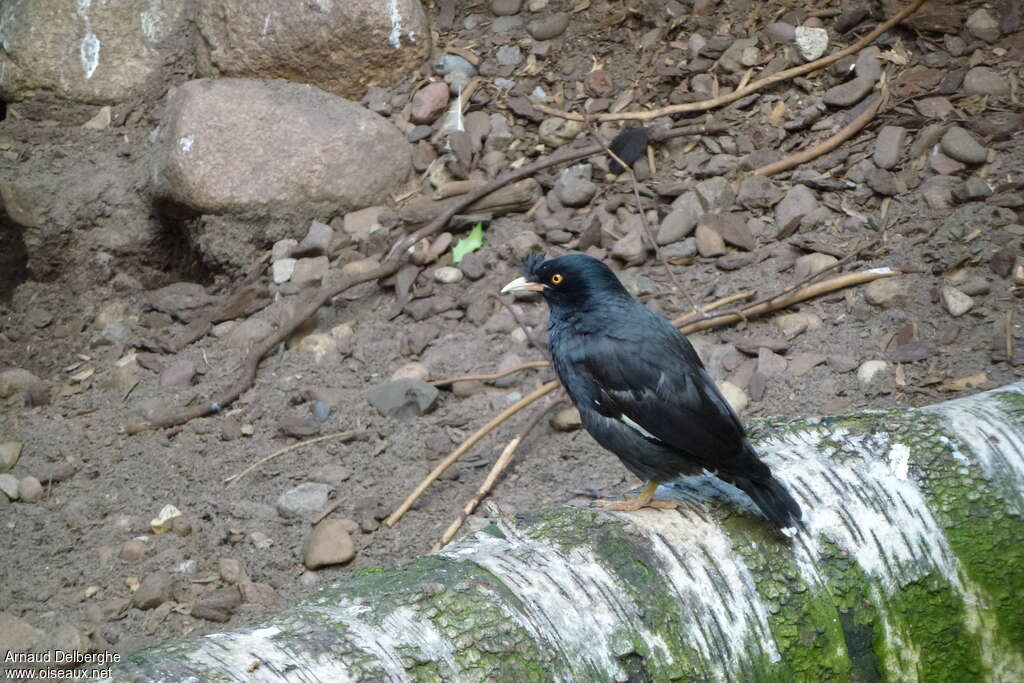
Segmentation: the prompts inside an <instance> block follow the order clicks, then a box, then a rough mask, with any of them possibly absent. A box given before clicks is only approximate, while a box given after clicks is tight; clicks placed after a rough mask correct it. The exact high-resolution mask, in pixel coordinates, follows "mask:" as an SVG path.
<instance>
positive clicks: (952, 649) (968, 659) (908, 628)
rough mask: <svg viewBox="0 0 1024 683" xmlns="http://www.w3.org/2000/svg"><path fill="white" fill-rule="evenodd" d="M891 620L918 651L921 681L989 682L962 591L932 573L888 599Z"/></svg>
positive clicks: (953, 682)
mask: <svg viewBox="0 0 1024 683" xmlns="http://www.w3.org/2000/svg"><path fill="white" fill-rule="evenodd" d="M887 604H888V607H889V611H890V621H891V623H892V625H893V627H894V628H895V629H896V630H897V631H898V632H899V636H900V637H901V638H902V639H904V640H906V641H909V643H910V644H911V645H912V646H913V647H914V649H915V650H916V657H917V675H918V679H919V680H921V681H929V682H931V681H949V682H950V683H963V682H966V681H980V680H984V679H985V673H986V671H985V667H984V665H983V664H982V661H981V639H980V637H979V636H978V635H977V634H975V633H972V632H971V630H970V629H969V628H968V626H967V623H966V620H967V615H966V611H965V609H966V605H965V604H964V600H963V597H962V595H961V594H960V592H959V590H957V589H956V588H954V587H953V586H952V585H951V584H950V583H949V581H948V580H946V579H945V578H944V577H941V576H939V575H938V574H937V573H935V572H933V573H931V574H929V575H928V576H926V577H924V578H922V579H920V580H918V581H915V582H913V583H911V584H909V585H906V586H904V587H902V588H900V589H899V590H898V591H896V592H895V593H894V594H893V595H891V596H890V597H889V599H888V601H887Z"/></svg>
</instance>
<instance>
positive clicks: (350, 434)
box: [224, 429, 369, 486]
mask: <svg viewBox="0 0 1024 683" xmlns="http://www.w3.org/2000/svg"><path fill="white" fill-rule="evenodd" d="M365 434H369V432H365V431H362V430H359V429H350V430H348V431H344V432H334V433H333V434H324V435H323V436H318V437H315V438H312V439H306V440H305V441H299V442H298V443H293V444H292V445H290V446H285V447H284V448H281V449H279V450H276V451H274V452H273V453H271V454H270V455H268V456H266V457H264V458H260V459H259V460H257V461H256V462H254V463H253V464H251V465H249V466H248V467H246V468H245V469H244V470H242V471H241V472H239V473H238V474H232V475H231V476H230V477H228V478H227V479H225V480H224V483H225V484H227V485H228V486H231V485H233V484H234V483H235V482H237V481H238V480H239V479H241V478H242V477H244V476H245V475H247V474H249V473H250V472H252V471H253V470H255V469H259V468H260V467H262V466H263V465H266V464H267V463H268V462H270V461H271V460H273V459H274V458H278V457H280V456H282V455H284V454H285V453H288V452H290V451H294V450H295V449H297V448H302V447H303V446H311V445H313V444H315V443H320V442H321V441H327V440H329V439H354V438H355V437H357V436H362V435H365Z"/></svg>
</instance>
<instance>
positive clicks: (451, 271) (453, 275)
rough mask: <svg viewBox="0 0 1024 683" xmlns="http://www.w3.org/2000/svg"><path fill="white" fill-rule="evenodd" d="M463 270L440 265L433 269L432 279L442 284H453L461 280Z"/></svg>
mask: <svg viewBox="0 0 1024 683" xmlns="http://www.w3.org/2000/svg"><path fill="white" fill-rule="evenodd" d="M462 275H463V272H462V271H461V270H459V269H458V268H455V267H453V266H442V267H441V268H438V269H436V270H435V271H434V279H435V280H436V281H438V282H440V283H441V284H444V285H453V284H455V283H456V282H459V281H460V280H462Z"/></svg>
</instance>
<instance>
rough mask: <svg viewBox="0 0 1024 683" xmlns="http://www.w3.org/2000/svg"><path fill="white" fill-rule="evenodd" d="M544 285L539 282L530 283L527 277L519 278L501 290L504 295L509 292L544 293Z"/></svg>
mask: <svg viewBox="0 0 1024 683" xmlns="http://www.w3.org/2000/svg"><path fill="white" fill-rule="evenodd" d="M542 291H544V285H542V284H541V283H539V282H530V281H529V280H527V279H526V278H525V277H517V278H516V279H515V280H513V281H512V282H510V283H508V284H507V285H505V286H504V287H502V288H501V293H502V294H508V293H509V292H542Z"/></svg>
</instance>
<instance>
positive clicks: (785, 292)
mask: <svg viewBox="0 0 1024 683" xmlns="http://www.w3.org/2000/svg"><path fill="white" fill-rule="evenodd" d="M882 238H883V236H881V235H879V236H878V237H876V238H874V239H872V240H868V242H867V243H866V244H865V245H864V246H862V247H858V248H856V249H854V250H853V251H851V252H850V253H849V254H847V255H846V256H844V257H843V258H841V259H839V260H838V261H836V262H835V263H833V264H832V265H830V266H826V267H825V268H822V269H821V270H819V271H817V272H815V273H811V274H810V275H808V276H807V277H805V278H803V279H802V280H798V281H797V282H794V283H793V284H792V285H790V286H789V287H787V288H786V289H784V290H782V291H781V292H776V293H774V294H772V295H770V296H767V297H765V298H763V299H758V300H757V301H755V302H754V303H751V304H747V305H746V306H744V307H743V308H740V309H737V310H735V311H726V312H725V313H719V314H718V315H716V316H714V318H722V317H728V316H730V315H738V316H739V317H740V320H742V322H744V323H746V322H747V315H748V314H747V313H746V312H747V311H749V310H751V309H753V308H755V307H757V306H758V305H760V304H763V303H766V302H768V301H774V300H776V299H780V298H783V297H785V296H787V295H788V294H790V293H792V292H795V291H797V290H798V289H800V288H801V287H803V286H804V285H806V284H808V283H810V282H814V281H815V280H820V279H821V278H822V277H823V276H824V275H826V274H827V273H830V272H832V271H833V270H838V269H839V268H842V267H843V266H844V265H845V264H847V263H848V262H850V261H851V260H853V259H854V258H856V257H858V256H860V255H861V254H863V253H864V252H866V251H868V250H869V249H871V248H873V247H874V246H875V245H876V244H878V243H879V242H880V241H881V240H882ZM705 312H706V309H705ZM705 317H706V316H705ZM691 319H692V316H690V315H685V316H681V317H679V318H676V319H675V320H673V321H672V324H673V325H675V326H676V327H680V328H681V327H682V326H683V325H684V324H687V323H689V322H691Z"/></svg>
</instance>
